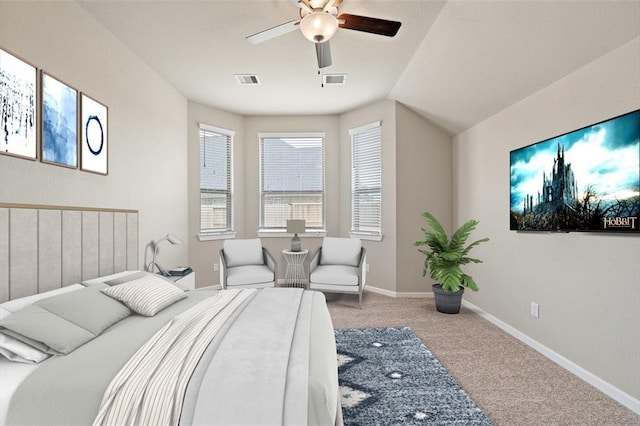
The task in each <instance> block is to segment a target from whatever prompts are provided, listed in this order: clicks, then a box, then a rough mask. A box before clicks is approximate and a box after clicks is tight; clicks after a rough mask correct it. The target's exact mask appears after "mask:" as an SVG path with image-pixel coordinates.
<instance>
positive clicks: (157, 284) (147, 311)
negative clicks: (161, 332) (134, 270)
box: [102, 274, 187, 317]
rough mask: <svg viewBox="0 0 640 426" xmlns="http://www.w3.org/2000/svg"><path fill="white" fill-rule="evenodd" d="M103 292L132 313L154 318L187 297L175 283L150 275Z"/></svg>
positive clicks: (105, 289) (104, 289)
mask: <svg viewBox="0 0 640 426" xmlns="http://www.w3.org/2000/svg"><path fill="white" fill-rule="evenodd" d="M102 292H103V293H104V294H106V295H107V296H109V297H113V298H114V299H116V300H119V301H121V302H122V303H124V304H125V305H127V306H128V307H129V309H131V310H132V311H134V312H136V313H138V314H140V315H144V316H147V317H152V316H154V315H155V314H156V313H158V312H160V311H161V310H163V309H164V308H166V307H167V306H169V305H172V304H174V303H175V302H177V301H178V300H180V299H184V298H185V297H187V295H186V294H185V293H184V291H182V290H180V289H179V288H178V287H176V286H175V285H174V284H173V283H171V282H169V281H167V280H165V279H163V278H161V277H159V276H157V275H155V274H148V275H144V276H142V277H140V278H136V279H135V280H132V281H129V282H127V283H124V284H119V285H114V286H112V287H108V288H103V289H102Z"/></svg>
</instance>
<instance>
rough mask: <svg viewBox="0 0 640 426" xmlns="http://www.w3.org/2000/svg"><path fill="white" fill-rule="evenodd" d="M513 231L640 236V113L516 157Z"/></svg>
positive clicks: (530, 148) (539, 145)
mask: <svg viewBox="0 0 640 426" xmlns="http://www.w3.org/2000/svg"><path fill="white" fill-rule="evenodd" d="M510 164H511V208H510V229H511V230H516V231H566V232H568V231H604V232H626V233H640V231H639V229H640V228H639V227H640V218H639V216H640V110H636V111H632V112H630V113H627V114H624V115H620V116H618V117H614V118H611V119H608V120H605V121H602V122H599V123H596V124H593V125H590V126H587V127H583V128H581V129H578V130H574V131H572V132H569V133H565V134H563V135H560V136H556V137H554V138H551V139H547V140H544V141H541V142H538V143H535V144H532V145H529V146H525V147H522V148H519V149H516V150H513V151H511V153H510Z"/></svg>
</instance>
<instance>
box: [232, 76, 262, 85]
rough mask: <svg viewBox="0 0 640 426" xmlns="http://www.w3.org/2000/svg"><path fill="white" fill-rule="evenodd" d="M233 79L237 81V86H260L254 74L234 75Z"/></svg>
mask: <svg viewBox="0 0 640 426" xmlns="http://www.w3.org/2000/svg"><path fill="white" fill-rule="evenodd" d="M235 77H236V80H238V84H241V85H247V84H260V81H259V80H258V76H257V75H255V74H235Z"/></svg>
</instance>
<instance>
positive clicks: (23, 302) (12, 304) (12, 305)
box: [0, 284, 85, 313]
mask: <svg viewBox="0 0 640 426" xmlns="http://www.w3.org/2000/svg"><path fill="white" fill-rule="evenodd" d="M83 288H85V287H84V286H83V285H82V284H72V285H68V286H66V287H62V288H57V289H55V290H50V291H45V292H44V293H40V294H34V295H33V296H26V297H21V298H19V299H13V300H10V301H8V302H4V303H3V304H0V308H2V309H5V310H7V311H9V312H13V313H16V312H18V311H19V310H20V309H22V308H25V307H27V306H29V305H33V304H34V303H36V302H37V301H38V300H41V299H46V298H47V297H51V296H57V295H58V294H63V293H67V292H70V291H76V290H82V289H83Z"/></svg>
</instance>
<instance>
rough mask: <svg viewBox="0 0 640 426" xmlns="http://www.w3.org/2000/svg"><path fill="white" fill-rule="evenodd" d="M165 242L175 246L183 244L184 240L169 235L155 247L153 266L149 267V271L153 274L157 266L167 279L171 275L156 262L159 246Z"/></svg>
mask: <svg viewBox="0 0 640 426" xmlns="http://www.w3.org/2000/svg"><path fill="white" fill-rule="evenodd" d="M163 241H169V242H170V243H171V244H173V245H178V244H182V240H181V239H180V238H178V237H176V236H175V235H173V234H167V235H166V236H165V237H164V238H161V239H159V240H158V241H157V242H156V243H155V247H154V250H153V260H152V261H151V264H150V267H149V271H150V272H153V267H154V266H155V267H156V268H158V272H160V273H161V274H162V275H164V276H165V277H168V276H169V273H168V272H167V270H166V269H164V268H163V267H162V266H160V265H159V264H158V262H156V256H158V246H159V245H160V243H161V242H163Z"/></svg>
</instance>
